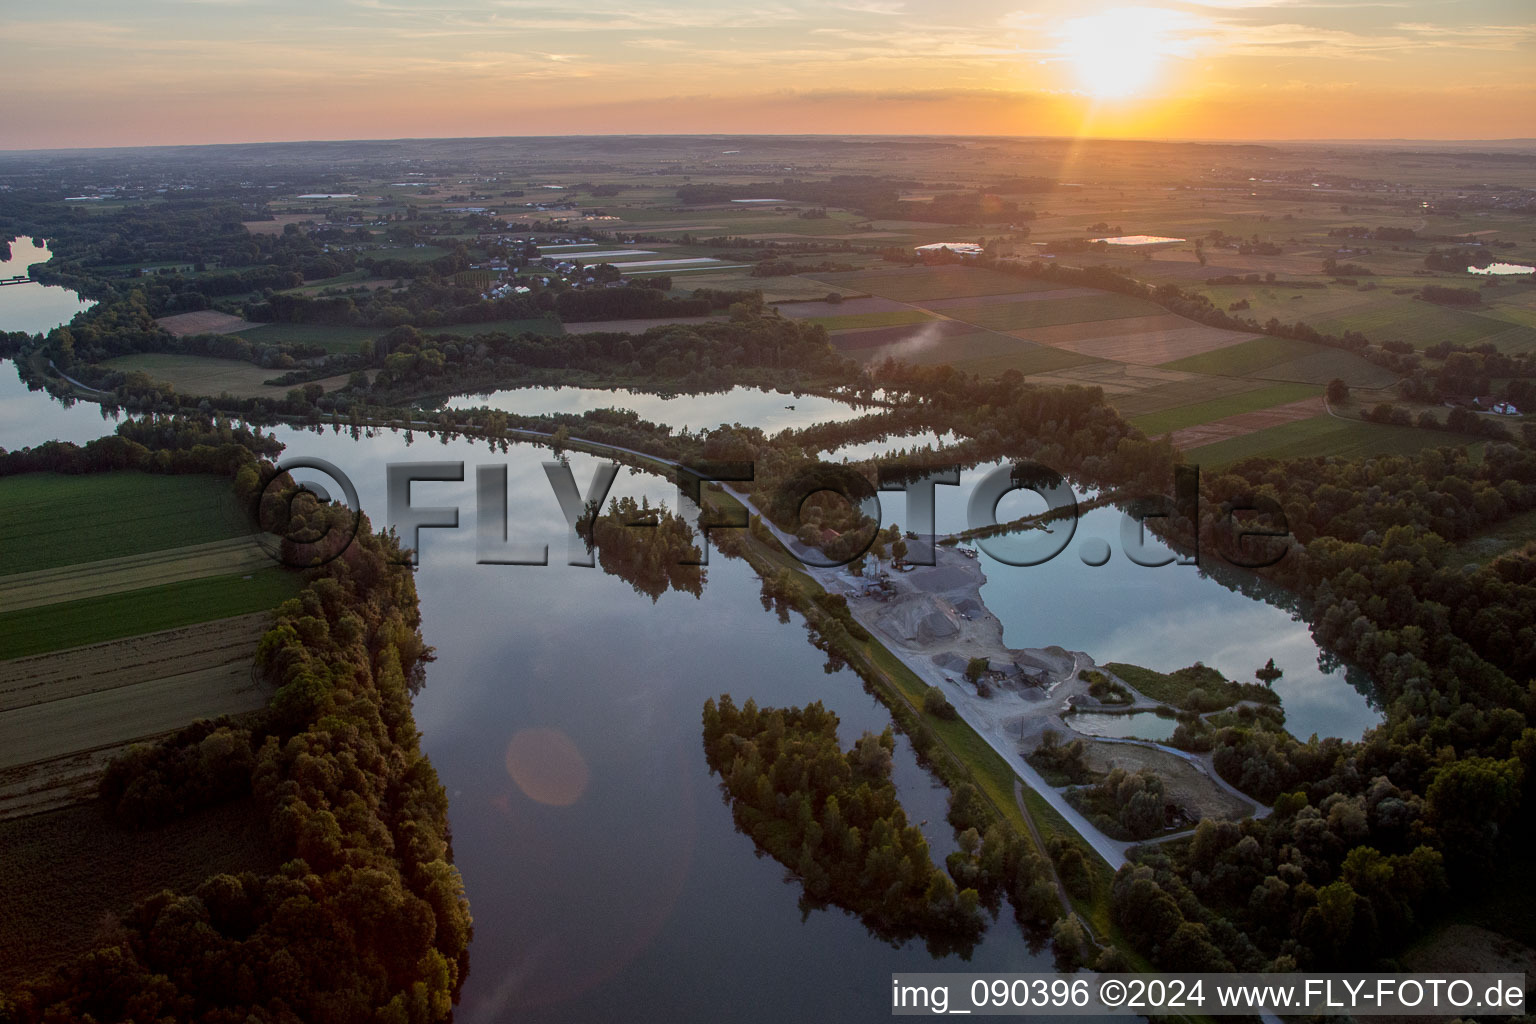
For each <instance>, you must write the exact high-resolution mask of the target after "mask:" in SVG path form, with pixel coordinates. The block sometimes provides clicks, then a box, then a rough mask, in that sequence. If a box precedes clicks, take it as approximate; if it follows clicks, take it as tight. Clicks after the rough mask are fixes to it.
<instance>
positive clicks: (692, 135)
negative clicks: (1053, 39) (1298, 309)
mask: <svg viewBox="0 0 1536 1024" xmlns="http://www.w3.org/2000/svg"><path fill="white" fill-rule="evenodd" d="M733 138H743V139H958V140H980V139H984V140H1000V139H1001V140H1009V141H1017V142H1072V143H1083V142H1111V143H1133V144H1134V143H1139V144H1181V145H1200V146H1296V145H1354V146H1361V145H1389V144H1392V145H1429V146H1489V145H1496V146H1536V136H1515V137H1510V138H1495V139H1464V138H1455V139H1452V138H1406V137H1403V136H1381V137H1360V136H1352V137H1342V136H1341V137H1324V136H1298V137H1291V138H1258V137H1255V138H1219V137H1197V136H1188V137H1185V136H1162V137H1158V136H1145V137H1143V136H1134V137H1130V136H1127V137H1121V136H1099V135H1004V134H948V133H934V132H911V133H889V132H881V133H869V134H863V133H857V132H750V131H747V132H743V131H736V132H566V133H559V134H542V135H412V136H400V137H397V138H333V139H325V138H308V139H251V140H247V141H242V142H171V143H146V144H144V145H137V146H91V145H82V146H39V147H32V148H23V149H0V156H13V155H25V154H41V153H109V152H116V151H120V152H129V151H136V150H149V149H220V148H231V147H237V146H309V145H340V144H349V143H350V144H364V143H369V144H381V143H407V142H486V141H500V140H519V139H733Z"/></svg>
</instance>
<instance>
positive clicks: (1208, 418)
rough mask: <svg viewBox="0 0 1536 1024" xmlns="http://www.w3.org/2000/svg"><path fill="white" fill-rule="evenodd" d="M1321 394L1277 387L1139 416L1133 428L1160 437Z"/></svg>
mask: <svg viewBox="0 0 1536 1024" xmlns="http://www.w3.org/2000/svg"><path fill="white" fill-rule="evenodd" d="M1319 394H1322V391H1321V390H1320V389H1319V388H1317V387H1316V386H1314V385H1311V384H1275V385H1273V386H1271V387H1267V388H1259V389H1258V390H1256V391H1244V392H1242V393H1241V394H1236V395H1226V396H1224V397H1221V398H1213V399H1211V400H1209V401H1206V402H1195V403H1193V404H1191V405H1185V406H1180V407H1178V408H1174V409H1164V410H1162V411H1160V412H1154V413H1148V414H1146V415H1145V416H1137V417H1135V418H1134V419H1132V420H1131V426H1133V427H1135V428H1136V429H1137V430H1139V431H1141V432H1142V433H1143V434H1146V435H1147V436H1148V437H1157V436H1159V435H1161V434H1166V433H1168V432H1169V431H1172V430H1180V429H1182V428H1184V427H1193V426H1195V425H1197V424H1200V423H1210V422H1212V421H1213V420H1220V419H1225V418H1226V417H1228V416H1237V415H1239V414H1240V413H1245V412H1255V411H1257V410H1259V409H1268V408H1269V407H1270V406H1274V405H1284V404H1286V403H1287V402H1299V401H1301V400H1302V399H1304V398H1311V397H1312V396H1314V395H1319Z"/></svg>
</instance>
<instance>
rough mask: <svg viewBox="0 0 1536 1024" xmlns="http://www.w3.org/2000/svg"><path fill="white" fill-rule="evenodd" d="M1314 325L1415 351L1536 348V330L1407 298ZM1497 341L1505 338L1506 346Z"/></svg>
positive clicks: (1364, 307)
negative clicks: (1445, 344)
mask: <svg viewBox="0 0 1536 1024" xmlns="http://www.w3.org/2000/svg"><path fill="white" fill-rule="evenodd" d="M1310 322H1311V323H1312V326H1314V327H1316V328H1317V329H1318V330H1319V331H1324V332H1326V333H1329V334H1343V333H1344V332H1345V331H1359V332H1360V333H1361V334H1364V335H1365V336H1366V337H1367V338H1370V339H1372V340H1373V341H1406V342H1408V343H1409V344H1411V345H1413V346H1414V347H1415V348H1428V347H1429V346H1431V345H1434V344H1437V343H1439V342H1442V341H1449V342H1453V343H1455V344H1458V345H1476V344H1478V343H1480V342H1483V341H1493V343H1494V344H1495V345H1496V346H1498V347H1499V348H1500V350H1501V351H1507V352H1526V351H1530V350H1531V349H1533V348H1536V330H1532V329H1531V328H1529V327H1520V326H1517V325H1511V324H1509V323H1508V322H1506V321H1503V320H1499V319H1496V318H1494V317H1490V316H1483V315H1481V313H1480V311H1478V310H1473V309H1451V308H1449V307H1446V306H1437V305H1435V304H1434V303H1432V302H1423V301H1416V300H1412V299H1407V298H1400V299H1399V301H1397V302H1393V303H1379V302H1378V303H1376V304H1373V305H1362V306H1361V307H1360V308H1358V309H1349V310H1341V311H1340V312H1339V313H1336V314H1334V315H1331V316H1322V317H1319V318H1317V319H1316V320H1315V321H1310ZM1496 339H1503V341H1504V344H1503V345H1501V344H1500V341H1499V340H1496ZM1506 346H1507V347H1506Z"/></svg>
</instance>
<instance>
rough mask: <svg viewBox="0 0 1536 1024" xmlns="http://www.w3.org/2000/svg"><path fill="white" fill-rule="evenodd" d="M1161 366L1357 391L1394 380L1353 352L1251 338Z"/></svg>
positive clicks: (1188, 371) (1378, 386) (1379, 386)
mask: <svg viewBox="0 0 1536 1024" xmlns="http://www.w3.org/2000/svg"><path fill="white" fill-rule="evenodd" d="M1163 366H1164V367H1165V368H1166V369H1170V370H1183V371H1185V372H1187V373H1206V374H1215V375H1222V376H1229V377H1251V378H1255V379H1258V380H1274V381H1295V382H1298V383H1304V384H1327V383H1328V382H1329V381H1330V380H1332V379H1334V378H1335V377H1337V378H1339V379H1341V380H1343V381H1344V383H1346V384H1348V385H1349V386H1350V387H1359V388H1382V387H1386V386H1388V385H1390V384H1393V383H1395V382H1396V381H1397V375H1396V374H1394V373H1392V372H1391V371H1390V370H1387V369H1384V368H1382V367H1380V366H1376V365H1374V364H1372V363H1368V362H1366V361H1365V360H1364V359H1362V358H1360V357H1359V356H1357V355H1355V354H1354V353H1353V352H1346V351H1345V350H1343V349H1340V348H1330V347H1328V346H1326V345H1316V344H1313V343H1312V342H1310V341H1297V340H1295V339H1293V338H1272V337H1259V338H1254V339H1253V340H1252V341H1244V342H1239V343H1238V344H1236V345H1230V346H1228V347H1226V348H1220V349H1215V350H1213V351H1211V352H1205V353H1202V354H1200V355H1197V356H1190V357H1188V358H1185V359H1176V360H1174V361H1173V362H1171V363H1164V364H1163Z"/></svg>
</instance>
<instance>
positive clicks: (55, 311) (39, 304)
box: [0, 235, 95, 334]
mask: <svg viewBox="0 0 1536 1024" xmlns="http://www.w3.org/2000/svg"><path fill="white" fill-rule="evenodd" d="M52 258H53V253H51V252H49V251H48V247H47V245H45V244H44V243H42V242H39V241H37V240H35V239H32V238H29V237H27V236H26V235H23V236H21V237H20V238H15V239H12V241H11V258H10V259H8V260H0V278H7V277H16V276H18V275H20V276H25V275H26V273H27V268H28V267H30V266H32V264H34V263H47V262H48V261H49V260H50V259H52ZM93 305H95V303H94V302H90V301H88V300H86V299H82V298H80V296H78V295H76V294H75V293H74V292H73V291H71V290H70V289H68V288H60V287H58V286H56V285H40V284H37V283H36V282H28V283H27V284H8V285H4V286H3V287H0V331H27V332H29V333H32V334H37V333H40V332H44V331H51V330H52V329H53V328H55V327H57V326H59V325H60V324H65V323H68V322H69V321H70V319H71V318H73V317H74V315H75V314H76V313H79V312H80V311H82V310H86V309H90V308H91V307H92V306H93Z"/></svg>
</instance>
